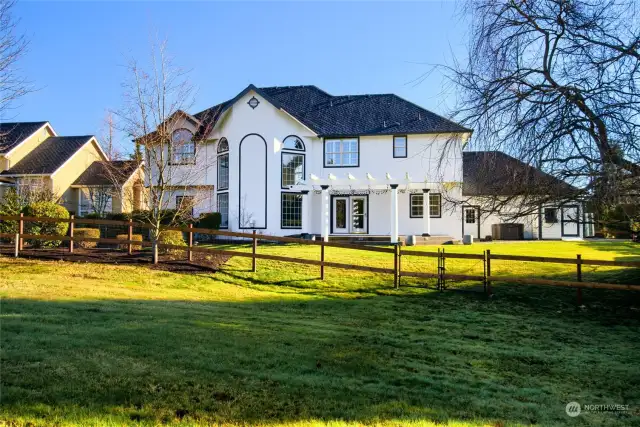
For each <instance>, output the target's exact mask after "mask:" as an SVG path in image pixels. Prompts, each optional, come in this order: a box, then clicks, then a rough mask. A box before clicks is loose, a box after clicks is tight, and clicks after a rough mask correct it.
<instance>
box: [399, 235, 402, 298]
mask: <svg viewBox="0 0 640 427" xmlns="http://www.w3.org/2000/svg"><path fill="white" fill-rule="evenodd" d="M401 279H402V245H401V244H400V243H398V288H400V281H401Z"/></svg>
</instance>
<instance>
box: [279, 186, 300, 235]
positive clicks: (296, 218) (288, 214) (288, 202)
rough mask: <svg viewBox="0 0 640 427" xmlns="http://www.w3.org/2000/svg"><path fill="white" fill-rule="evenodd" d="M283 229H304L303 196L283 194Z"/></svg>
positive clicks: (281, 222) (281, 219)
mask: <svg viewBox="0 0 640 427" xmlns="http://www.w3.org/2000/svg"><path fill="white" fill-rule="evenodd" d="M281 197H282V198H281V205H282V207H281V215H282V216H281V218H280V224H281V227H282V228H302V197H303V196H302V194H300V193H281Z"/></svg>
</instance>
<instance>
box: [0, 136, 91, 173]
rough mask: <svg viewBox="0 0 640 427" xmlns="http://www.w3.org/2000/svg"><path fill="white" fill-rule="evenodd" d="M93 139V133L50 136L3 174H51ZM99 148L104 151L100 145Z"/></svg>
mask: <svg viewBox="0 0 640 427" xmlns="http://www.w3.org/2000/svg"><path fill="white" fill-rule="evenodd" d="M92 139H93V136H92V135H84V136H53V137H49V138H47V139H45V140H44V141H42V143H40V145H38V146H37V147H36V148H34V149H33V150H31V152H29V153H28V154H27V155H26V156H25V157H24V158H23V159H21V160H20V161H19V162H18V163H16V164H15V165H14V166H12V167H11V168H10V169H8V170H6V171H4V172H2V174H3V175H50V174H52V173H54V172H55V171H57V170H58V169H59V168H60V167H61V166H62V165H63V164H64V163H65V162H66V161H67V160H69V159H70V158H71V157H72V156H73V155H74V154H75V153H76V152H77V151H78V150H79V149H80V148H82V147H83V146H84V145H85V144H87V143H88V142H90V141H91V140H92ZM98 149H99V151H100V152H101V153H102V150H101V149H100V148H99V146H98Z"/></svg>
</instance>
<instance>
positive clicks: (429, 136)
mask: <svg viewBox="0 0 640 427" xmlns="http://www.w3.org/2000/svg"><path fill="white" fill-rule="evenodd" d="M171 120H172V122H171V123H170V126H169V127H170V128H171V129H174V132H173V140H172V148H171V153H167V155H168V158H169V159H171V160H170V165H169V168H170V170H171V172H172V175H173V176H184V174H185V173H188V172H189V171H192V170H196V169H202V170H204V171H206V172H205V173H203V174H200V175H199V176H198V177H197V179H194V180H192V181H191V182H190V183H189V185H186V186H185V183H184V182H182V183H181V189H180V191H177V192H175V193H174V194H172V195H171V196H170V197H171V198H172V199H173V200H172V203H174V204H175V203H180V201H182V200H183V198H184V197H193V196H192V195H193V194H196V192H198V191H199V190H201V189H202V188H205V189H207V194H206V197H205V198H204V199H203V198H198V199H197V200H198V202H197V204H196V206H195V209H194V210H195V214H196V215H198V214H199V213H202V212H206V211H210V210H216V211H219V212H221V214H222V218H223V220H222V226H223V228H228V229H230V230H238V231H247V230H260V231H261V232H263V233H266V234H273V235H297V234H305V233H308V234H314V235H320V236H322V237H323V238H329V237H339V236H350V237H353V238H357V239H360V238H362V237H363V235H368V236H371V237H372V236H389V237H390V239H391V241H397V240H398V238H402V236H408V235H418V236H420V235H422V236H440V237H441V238H449V239H450V238H454V239H460V238H462V236H463V235H464V234H472V235H474V236H475V237H476V238H478V237H485V236H486V235H491V231H490V230H491V225H492V224H493V223H501V222H505V221H506V220H505V218H503V217H502V216H500V215H484V214H483V212H482V211H481V209H478V208H477V207H476V206H475V202H474V199H473V198H474V197H480V198H482V197H483V196H485V195H489V194H490V193H487V192H486V191H491V190H492V189H494V190H495V187H487V188H481V187H480V188H478V185H475V190H474V185H473V183H472V182H471V181H472V180H473V178H474V177H473V171H478V170H482V173H483V174H487V172H488V171H487V170H485V167H486V166H487V165H486V162H485V164H484V165H483V164H482V162H480V163H477V161H476V160H477V159H475V158H474V157H473V156H474V154H473V153H468V154H463V147H464V145H465V144H466V142H467V140H468V139H469V137H470V136H471V133H472V131H471V130H470V129H467V128H465V127H463V126H460V125H458V124H456V123H454V122H452V121H450V120H447V119H445V118H443V117H440V116H438V115H436V114H434V113H432V112H430V111H428V110H425V109H423V108H421V107H419V106H417V105H415V104H413V103H411V102H408V101H406V100H404V99H402V98H400V97H398V96H396V95H393V94H385V95H354V96H332V95H329V94H328V93H326V92H324V91H322V90H321V89H318V88H317V87H315V86H292V87H266V88H257V87H255V86H253V85H250V86H248V87H247V88H246V89H245V90H243V91H242V92H240V93H239V94H238V95H237V96H236V97H234V98H233V99H231V100H229V101H226V102H223V103H221V104H218V105H216V106H214V107H211V108H209V109H207V110H204V111H201V112H199V113H197V114H193V115H191V114H188V113H185V112H178V113H177V114H174V115H173V116H172V118H171ZM167 124H169V121H167ZM476 154H478V153H476ZM494 155H498V156H504V157H501V158H499V159H498V161H494V162H491V163H492V165H491V167H493V168H496V171H495V176H499V175H500V174H499V171H500V170H501V167H502V166H501V165H502V163H503V161H504V160H505V159H506V158H507V157H508V156H506V155H503V154H502V153H499V154H495V153H494ZM509 159H512V158H509ZM512 160H513V161H516V162H517V160H515V159H512ZM443 165H444V167H441V166H443ZM474 165H475V166H474ZM148 167H149V168H150V169H153V165H148ZM519 167H520V168H521V169H522V168H523V167H524V168H525V169H526V170H527V171H529V170H531V169H533V168H530V167H529V166H527V165H524V164H522V163H519ZM478 168H480V169H478ZM155 172H157V171H152V172H151V173H155ZM491 173H492V172H490V171H489V174H491ZM537 173H538V174H540V175H544V174H542V172H540V171H537ZM536 176H537V175H536ZM465 180H467V181H468V182H467V183H466V184H471V185H470V186H469V185H465V182H463V181H465ZM540 182H542V183H545V181H544V180H543V181H540ZM540 182H538V181H535V180H534V181H532V182H530V184H531V185H534V186H536V185H539V184H540ZM565 185H566V184H565ZM567 187H568V186H567ZM543 188H548V186H544V187H543ZM473 191H475V192H473ZM496 194H500V193H496ZM194 200H195V199H194ZM542 209H543V210H542V213H541V214H538V215H537V216H536V215H534V216H532V215H527V216H526V217H523V218H519V219H518V220H519V221H518V220H517V221H516V222H522V223H525V238H562V237H569V236H578V237H581V236H583V235H584V232H583V227H582V226H581V224H582V219H581V215H582V211H581V208H580V207H576V208H575V210H573V211H572V210H571V209H573V208H572V207H569V206H565V207H564V208H559V207H558V206H557V204H556V205H553V206H551V205H550V206H544V207H542ZM485 216H486V217H485ZM540 218H542V226H540V223H541V221H540ZM567 218H571V221H568V220H567ZM509 221H510V222H513V221H514V220H513V219H509ZM432 238H433V237H432ZM434 240H435V241H437V240H438V239H434Z"/></svg>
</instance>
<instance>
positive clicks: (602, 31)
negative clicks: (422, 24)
mask: <svg viewBox="0 0 640 427" xmlns="http://www.w3.org/2000/svg"><path fill="white" fill-rule="evenodd" d="M466 12H468V13H469V17H470V19H471V32H470V47H469V55H468V60H467V61H466V62H465V63H463V64H458V65H457V66H455V67H453V68H452V69H451V71H452V72H453V73H452V77H453V80H454V82H455V83H456V86H457V87H458V88H459V89H460V97H459V99H458V101H459V104H458V107H457V108H456V111H455V116H456V118H457V120H458V121H460V122H461V123H462V124H464V125H466V126H468V127H470V128H473V129H474V130H475V133H474V136H473V139H472V142H471V144H472V148H474V149H477V150H499V151H504V152H507V153H508V154H510V155H512V156H514V157H516V158H518V159H520V160H523V161H525V162H527V163H530V164H533V165H535V166H537V167H539V168H541V169H542V170H544V171H545V172H547V173H549V174H550V175H552V176H554V177H557V178H560V179H563V180H565V181H566V182H568V183H570V184H573V185H575V186H576V187H578V188H579V189H580V190H579V191H578V192H577V193H586V194H588V195H589V196H590V197H595V198H597V199H598V200H599V201H600V202H605V203H611V202H615V200H619V199H620V198H621V197H629V195H630V194H629V193H630V192H631V193H633V192H637V191H638V188H639V187H640V184H639V185H630V184H629V182H635V183H638V182H640V181H639V179H640V165H639V162H640V18H639V16H640V5H639V4H636V2H635V1H634V0H506V1H505V0H469V2H468V3H467V4H466ZM630 180H631V181H630ZM580 195H581V194H574V195H572V197H577V196H580Z"/></svg>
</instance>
